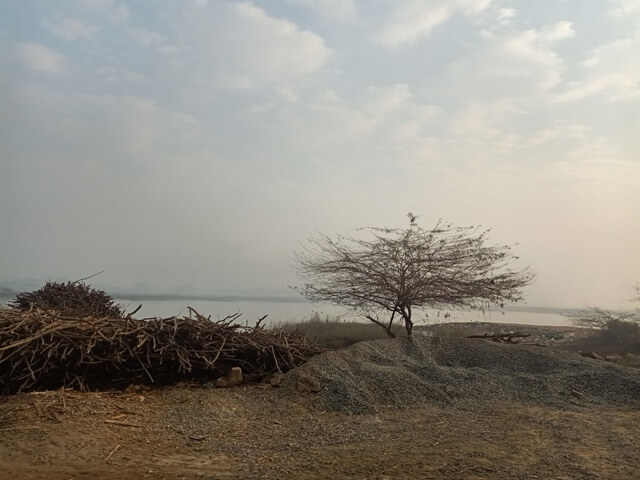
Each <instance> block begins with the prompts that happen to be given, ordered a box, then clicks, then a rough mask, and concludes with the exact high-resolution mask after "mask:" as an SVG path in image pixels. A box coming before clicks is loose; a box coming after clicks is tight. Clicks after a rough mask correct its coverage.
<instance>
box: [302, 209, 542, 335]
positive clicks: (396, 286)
mask: <svg viewBox="0 0 640 480" xmlns="http://www.w3.org/2000/svg"><path fill="white" fill-rule="evenodd" d="M409 219H410V225H409V227H408V228H405V229H392V228H375V227H369V228H364V229H360V230H359V231H360V232H361V233H362V238H356V237H353V236H338V237H336V238H335V239H334V238H331V237H329V236H328V235H325V234H317V235H315V236H312V237H311V238H310V239H309V243H308V244H307V245H306V246H305V247H304V248H303V249H302V250H301V251H298V252H295V253H294V261H295V268H296V271H297V274H298V277H299V278H300V279H301V281H302V285H300V286H298V287H296V289H297V290H299V291H300V292H301V293H302V294H303V295H304V296H305V297H307V298H308V299H310V300H311V301H327V302H331V303H333V304H336V305H340V306H344V307H347V308H349V309H351V310H353V311H355V312H357V313H359V314H361V315H363V316H365V317H366V318H367V319H369V320H370V321H372V322H374V323H376V324H378V325H380V326H382V327H383V328H384V329H385V330H386V331H387V333H388V334H389V335H390V336H393V333H392V331H391V327H392V325H393V322H394V321H395V320H396V319H398V318H400V319H401V320H402V321H404V324H405V328H406V330H407V333H408V334H409V335H411V331H412V328H413V323H414V321H413V312H414V310H415V309H421V308H436V309H441V308H459V309H464V308H485V307H488V306H489V305H492V304H497V305H502V304H504V303H505V302H517V301H519V300H522V288H523V287H525V286H526V285H528V284H530V283H531V282H532V281H533V279H534V274H533V273H532V272H531V271H530V269H529V268H523V269H512V268H510V266H511V264H512V263H513V262H514V261H515V260H516V259H517V257H516V256H515V255H513V253H512V246H509V245H489V244H488V235H489V230H486V229H482V228H480V227H478V226H469V227H454V226H452V225H450V224H446V223H444V222H443V221H439V222H438V223H437V224H436V225H435V226H434V227H433V228H431V229H430V230H424V229H423V228H421V227H420V226H419V225H418V224H417V222H416V217H415V216H414V215H412V214H409ZM383 315H387V317H386V318H383Z"/></svg>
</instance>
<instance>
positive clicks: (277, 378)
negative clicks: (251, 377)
mask: <svg viewBox="0 0 640 480" xmlns="http://www.w3.org/2000/svg"><path fill="white" fill-rule="evenodd" d="M282 378H283V377H282V374H281V373H276V374H275V375H273V376H272V377H271V378H270V379H269V384H270V385H271V386H272V387H279V386H280V385H281V384H282Z"/></svg>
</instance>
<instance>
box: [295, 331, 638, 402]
mask: <svg viewBox="0 0 640 480" xmlns="http://www.w3.org/2000/svg"><path fill="white" fill-rule="evenodd" d="M301 375H309V376H313V377H315V378H317V379H318V380H319V381H320V384H321V386H322V390H321V392H320V393H319V394H318V395H320V397H321V401H322V402H323V403H324V405H325V406H326V408H328V409H331V410H336V411H344V412H349V413H364V412H371V411H375V410H376V409H377V408H378V407H385V406H393V407H405V406H416V405H421V404H432V405H437V406H441V407H446V406H454V407H456V408H464V409H475V408H483V407H484V406H486V405H487V404H491V403H498V402H509V401H519V402H527V403H533V404H538V405H547V406H555V407H560V408H568V407H573V408H575V407H579V406H598V405H600V406H620V407H622V406H629V407H640V369H634V368H629V367H621V366H618V365H614V364H611V363H608V362H604V361H600V360H594V359H590V358H585V357H582V356H580V355H578V354H576V353H572V352H566V351H560V350H555V349H551V348H542V347H533V346H528V347H527V346H519V345H505V344H499V343H495V342H489V341H486V340H476V339H467V338H455V337H428V336H415V337H414V338H413V339H408V338H398V339H393V340H391V339H388V340H377V341H371V342H361V343H358V344H355V345H353V346H351V347H349V348H347V349H344V350H339V351H333V352H326V353H323V354H321V355H318V356H316V357H314V358H312V359H311V360H310V361H309V362H308V363H306V364H304V365H303V366H301V367H299V368H297V369H295V370H294V371H291V372H289V373H288V374H287V376H286V378H285V381H284V384H283V386H284V387H285V390H290V389H293V388H295V382H296V380H297V378H299V377H300V376H301Z"/></svg>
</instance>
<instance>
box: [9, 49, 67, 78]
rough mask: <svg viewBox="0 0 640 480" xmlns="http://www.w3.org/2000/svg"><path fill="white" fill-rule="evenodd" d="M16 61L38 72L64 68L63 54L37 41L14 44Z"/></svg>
mask: <svg viewBox="0 0 640 480" xmlns="http://www.w3.org/2000/svg"><path fill="white" fill-rule="evenodd" d="M15 48H16V54H17V57H18V61H19V62H20V63H21V64H22V65H23V66H25V67H27V68H30V69H31V70H35V71H38V72H45V73H62V72H63V71H64V70H65V68H66V63H67V62H66V59H65V57H64V56H63V55H61V54H59V53H58V52H56V51H55V50H52V49H50V48H48V47H45V46H44V45H40V44H38V43H18V44H16V47H15Z"/></svg>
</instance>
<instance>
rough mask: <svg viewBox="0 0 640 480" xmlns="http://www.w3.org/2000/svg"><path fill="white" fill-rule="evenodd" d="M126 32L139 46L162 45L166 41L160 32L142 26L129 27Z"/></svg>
mask: <svg viewBox="0 0 640 480" xmlns="http://www.w3.org/2000/svg"><path fill="white" fill-rule="evenodd" d="M128 33H129V36H130V37H131V38H132V39H133V40H134V41H135V42H136V43H137V44H138V45H140V46H141V47H150V46H155V45H162V44H163V43H165V41H166V40H165V38H164V37H163V36H162V35H161V34H159V33H157V32H152V31H150V30H146V29H144V28H130V29H129V32H128Z"/></svg>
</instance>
